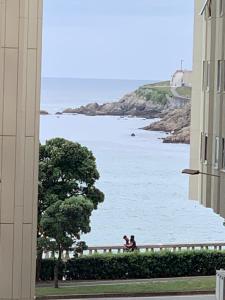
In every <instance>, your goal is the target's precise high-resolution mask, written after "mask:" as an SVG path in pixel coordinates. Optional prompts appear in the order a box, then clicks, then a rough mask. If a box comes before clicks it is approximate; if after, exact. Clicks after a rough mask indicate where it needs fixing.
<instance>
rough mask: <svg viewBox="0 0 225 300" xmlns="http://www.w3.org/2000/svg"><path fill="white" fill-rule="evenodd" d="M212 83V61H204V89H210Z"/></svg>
mask: <svg viewBox="0 0 225 300" xmlns="http://www.w3.org/2000/svg"><path fill="white" fill-rule="evenodd" d="M209 85H210V63H209V62H208V61H203V80H202V89H203V91H204V90H208V89H209Z"/></svg>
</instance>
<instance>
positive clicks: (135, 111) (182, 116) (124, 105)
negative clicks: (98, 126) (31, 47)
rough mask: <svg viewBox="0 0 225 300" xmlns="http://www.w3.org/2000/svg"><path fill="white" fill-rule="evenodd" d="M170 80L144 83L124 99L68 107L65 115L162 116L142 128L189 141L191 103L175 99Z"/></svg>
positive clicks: (169, 139)
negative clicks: (166, 133) (163, 132)
mask: <svg viewBox="0 0 225 300" xmlns="http://www.w3.org/2000/svg"><path fill="white" fill-rule="evenodd" d="M173 99H174V98H173V94H172V92H171V88H170V86H169V82H168V81H165V82H159V83H155V84H148V85H144V86H141V87H140V88H139V89H137V90H136V91H134V92H133V93H130V94H127V95H125V96H124V97H123V98H122V99H121V100H119V101H116V102H109V103H104V104H98V103H90V104H88V105H85V106H81V107H79V108H67V109H65V110H64V111H63V112H62V113H63V114H67V113H68V114H84V115H88V116H108V115H110V116H134V117H144V118H149V119H153V118H160V121H157V122H155V123H152V124H150V125H149V126H147V127H145V128H143V129H145V130H157V131H165V132H168V133H170V135H168V136H167V137H166V138H165V139H163V142H164V143H189V142H190V104H189V103H188V104H186V105H184V104H183V102H182V104H181V105H180V104H179V101H177V99H176V101H173Z"/></svg>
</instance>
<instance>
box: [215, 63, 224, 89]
mask: <svg viewBox="0 0 225 300" xmlns="http://www.w3.org/2000/svg"><path fill="white" fill-rule="evenodd" d="M223 64H224V61H223V60H218V61H217V83H216V89H217V92H218V93H219V92H221V91H222V76H223V72H224V70H223V69H224V68H223Z"/></svg>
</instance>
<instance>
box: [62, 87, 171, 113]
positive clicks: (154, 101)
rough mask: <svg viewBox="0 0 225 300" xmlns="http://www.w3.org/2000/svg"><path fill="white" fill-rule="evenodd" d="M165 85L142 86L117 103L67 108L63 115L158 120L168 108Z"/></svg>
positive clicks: (167, 94)
mask: <svg viewBox="0 0 225 300" xmlns="http://www.w3.org/2000/svg"><path fill="white" fill-rule="evenodd" d="M166 84H168V82H161V83H159V84H158V85H157V86H156V84H149V85H144V86H142V87H140V88H139V89H137V90H136V91H134V92H133V93H130V94H127V95H125V96H124V97H123V98H122V99H121V100H119V101H117V102H109V103H104V104H101V105H99V104H98V103H90V104H88V105H86V106H81V107H79V108H74V109H72V108H68V109H66V110H64V111H63V113H64V114H65V113H72V114H85V115H89V116H106V115H111V116H135V117H145V118H158V117H159V116H160V114H161V113H162V111H163V110H165V109H168V108H169V106H170V104H169V101H168V97H169V93H170V89H168V86H166Z"/></svg>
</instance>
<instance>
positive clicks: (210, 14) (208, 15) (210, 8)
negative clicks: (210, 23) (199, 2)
mask: <svg viewBox="0 0 225 300" xmlns="http://www.w3.org/2000/svg"><path fill="white" fill-rule="evenodd" d="M207 17H208V18H211V17H212V0H209V1H208V3H207Z"/></svg>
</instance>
